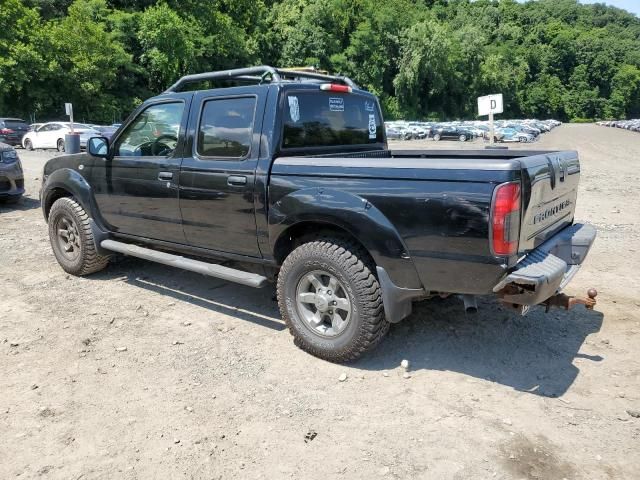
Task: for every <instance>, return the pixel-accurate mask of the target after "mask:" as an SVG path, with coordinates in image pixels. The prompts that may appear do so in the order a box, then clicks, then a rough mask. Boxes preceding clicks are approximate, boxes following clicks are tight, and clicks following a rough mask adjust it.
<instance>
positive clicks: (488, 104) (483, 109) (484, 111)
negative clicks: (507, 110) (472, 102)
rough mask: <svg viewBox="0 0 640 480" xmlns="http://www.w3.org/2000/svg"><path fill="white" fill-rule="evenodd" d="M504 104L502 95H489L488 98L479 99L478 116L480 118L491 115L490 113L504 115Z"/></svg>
mask: <svg viewBox="0 0 640 480" xmlns="http://www.w3.org/2000/svg"><path fill="white" fill-rule="evenodd" d="M502 112H503V103H502V94H501V93H498V94H496V95H487V96H486V97H478V115H479V116H480V117H482V116H484V115H489V114H490V113H502Z"/></svg>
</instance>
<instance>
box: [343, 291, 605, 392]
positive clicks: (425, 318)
mask: <svg viewBox="0 0 640 480" xmlns="http://www.w3.org/2000/svg"><path fill="white" fill-rule="evenodd" d="M478 307H479V311H478V313H476V314H467V313H465V312H464V309H463V307H462V302H461V301H460V300H458V299H457V298H455V297H450V298H448V299H445V300H441V299H436V300H431V301H425V302H421V303H418V304H416V305H415V306H414V313H413V314H412V315H411V316H410V317H409V318H407V319H405V320H404V321H403V322H401V323H399V324H397V325H392V327H391V330H390V332H389V335H388V336H387V338H386V339H385V340H384V341H383V342H382V344H381V345H380V347H379V348H378V349H377V350H376V351H374V352H372V353H371V354H370V355H367V356H366V357H365V358H363V359H362V360H361V361H359V362H357V364H356V365H357V366H358V367H360V368H363V369H366V370H386V369H394V368H398V366H399V365H400V362H401V361H402V360H403V359H407V360H409V361H410V370H414V371H416V370H423V369H425V370H441V371H453V372H459V373H463V374H465V375H470V376H472V377H476V378H481V379H484V380H489V381H491V382H496V383H499V384H502V385H505V386H509V387H512V388H514V389H515V390H518V391H521V392H529V393H532V394H535V395H540V396H544V397H559V396H561V395H563V394H564V393H565V392H566V391H567V390H568V389H569V387H570V386H571V384H572V383H573V382H574V380H575V379H576V377H577V376H578V373H579V368H578V367H577V366H576V365H574V364H573V362H574V360H575V359H584V360H588V361H595V362H599V361H602V360H603V358H602V357H601V356H599V355H588V354H582V353H579V351H580V348H581V346H582V345H583V343H584V341H585V338H586V337H587V336H588V335H590V334H592V333H594V332H598V331H599V330H600V328H601V326H602V322H603V315H602V313H600V312H598V311H591V310H586V309H585V308H584V307H583V306H578V307H576V308H575V309H573V310H571V311H564V310H552V311H550V312H549V313H545V311H544V308H542V307H535V308H534V309H532V311H531V312H530V313H529V314H528V315H527V316H526V317H520V316H518V315H516V314H515V313H513V312H511V311H508V310H506V309H505V308H504V307H502V306H501V305H499V303H498V302H497V301H495V299H492V298H490V297H488V298H483V299H481V300H480V302H479V304H478Z"/></svg>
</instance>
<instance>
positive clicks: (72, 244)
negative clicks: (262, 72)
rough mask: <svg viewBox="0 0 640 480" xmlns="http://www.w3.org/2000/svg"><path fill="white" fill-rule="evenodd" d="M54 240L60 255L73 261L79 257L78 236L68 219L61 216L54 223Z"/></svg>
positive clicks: (73, 225)
mask: <svg viewBox="0 0 640 480" xmlns="http://www.w3.org/2000/svg"><path fill="white" fill-rule="evenodd" d="M56 234H57V235H56V239H57V241H58V246H59V247H60V251H61V252H62V254H63V255H64V256H65V257H67V258H69V259H71V260H73V259H75V258H77V257H78V256H79V255H80V249H81V247H80V234H79V232H78V228H77V227H76V224H75V222H74V221H73V219H71V218H70V217H67V216H66V215H65V216H62V217H60V219H59V220H58V222H57V223H56Z"/></svg>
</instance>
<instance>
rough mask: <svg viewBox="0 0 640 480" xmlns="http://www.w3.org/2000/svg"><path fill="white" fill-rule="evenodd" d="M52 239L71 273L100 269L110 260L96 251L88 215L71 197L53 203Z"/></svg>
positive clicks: (62, 263)
mask: <svg viewBox="0 0 640 480" xmlns="http://www.w3.org/2000/svg"><path fill="white" fill-rule="evenodd" d="M49 240H50V241H51V247H52V249H53V254H54V255H55V257H56V260H58V263H59V264H60V266H61V267H62V269H63V270H64V271H65V272H67V273H71V274H72V275H88V274H90V273H94V272H98V271H100V270H102V269H103V268H105V267H106V266H107V264H108V263H109V257H103V256H101V255H98V253H97V252H96V247H95V243H94V238H93V232H92V231H91V225H90V223H89V215H87V212H85V210H84V208H82V206H81V205H80V204H79V203H78V202H76V201H75V200H74V199H72V198H69V197H64V198H60V199H58V200H56V201H55V203H54V204H53V206H52V207H51V211H50V212H49Z"/></svg>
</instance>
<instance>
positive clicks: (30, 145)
mask: <svg viewBox="0 0 640 480" xmlns="http://www.w3.org/2000/svg"><path fill="white" fill-rule="evenodd" d="M24 148H26V149H27V150H33V143H32V142H31V140H29V139H28V138H27V139H26V140H25V141H24Z"/></svg>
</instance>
